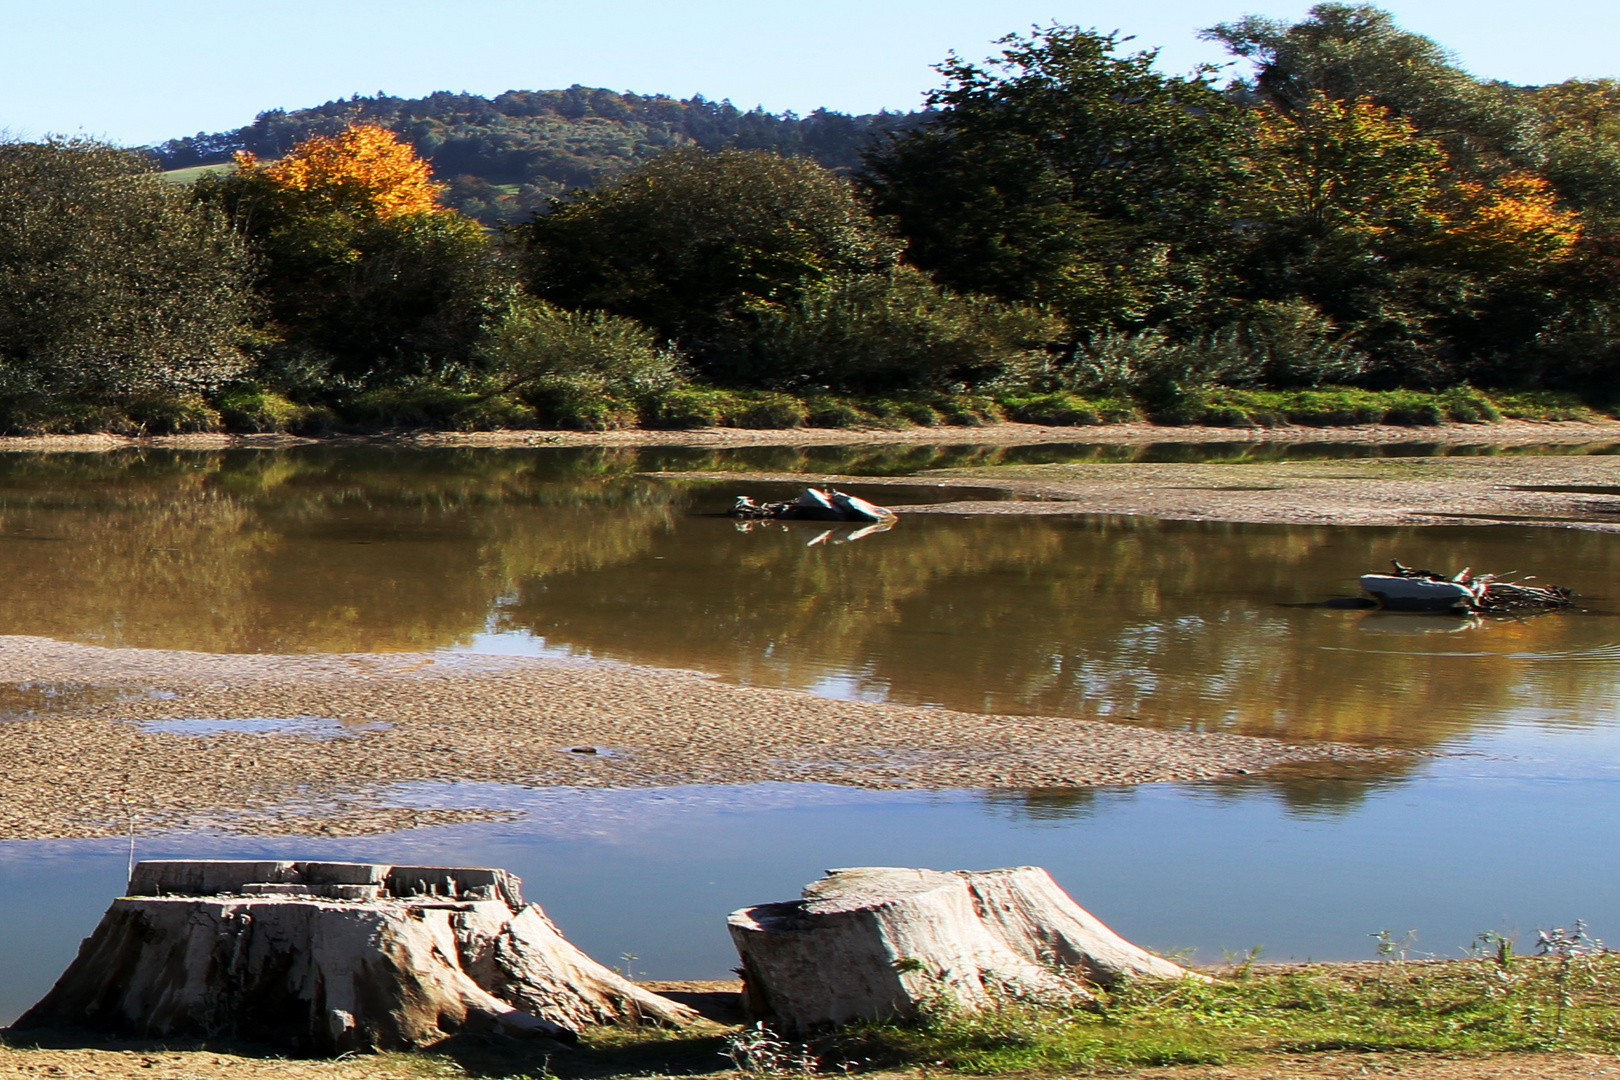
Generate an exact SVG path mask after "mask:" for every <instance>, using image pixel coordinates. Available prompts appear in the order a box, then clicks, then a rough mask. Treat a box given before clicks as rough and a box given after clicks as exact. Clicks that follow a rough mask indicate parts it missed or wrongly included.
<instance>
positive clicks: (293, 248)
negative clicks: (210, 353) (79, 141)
mask: <svg viewBox="0 0 1620 1080" xmlns="http://www.w3.org/2000/svg"><path fill="white" fill-rule="evenodd" d="M441 190H442V186H441V185H439V184H437V183H435V182H434V181H433V180H432V178H431V170H430V167H429V165H428V163H427V162H425V161H423V160H422V159H421V158H419V157H418V156H417V155H416V152H415V151H414V150H413V149H412V148H411V147H410V146H409V145H407V144H406V143H404V142H402V141H400V139H399V138H398V137H397V136H395V135H394V134H393V133H392V132H391V131H388V130H387V129H385V128H381V127H377V126H374V125H355V126H352V127H350V128H348V129H347V130H345V131H343V132H341V133H339V134H337V135H332V136H316V137H313V138H310V139H307V140H305V141H304V142H302V143H299V144H298V145H297V146H296V147H295V148H294V149H293V150H292V151H291V152H290V153H289V154H287V156H286V157H284V158H282V159H281V160H279V161H276V162H271V163H268V164H265V163H261V162H259V161H257V160H255V159H254V158H252V157H251V156H249V155H241V156H239V157H238V162H237V170H236V172H235V173H234V174H233V175H229V176H225V177H221V178H217V179H214V180H208V181H203V182H200V183H199V185H198V188H197V192H198V196H199V198H200V199H202V200H203V201H204V202H207V203H214V204H218V205H220V206H223V207H224V208H226V210H227V211H228V212H229V214H230V216H231V218H232V220H233V221H234V222H235V223H236V226H237V228H238V229H239V230H240V231H241V233H242V234H243V235H244V236H245V237H247V239H248V240H249V242H250V243H251V245H252V246H253V248H254V250H255V252H256V253H257V254H258V256H259V260H260V276H259V289H260V291H261V292H262V293H263V295H264V296H265V297H266V299H267V301H268V305H269V312H270V318H271V325H270V329H271V330H272V332H273V333H274V334H275V335H276V337H277V338H278V342H277V344H275V345H273V346H271V347H270V348H269V349H268V350H267V351H266V356H267V365H268V370H269V371H270V372H271V373H272V374H273V375H276V376H277V377H280V378H284V379H290V378H293V377H294V376H293V375H292V371H293V369H292V368H290V367H288V365H287V363H286V362H285V358H286V357H287V356H289V355H291V356H295V357H296V358H297V359H298V364H297V366H296V367H297V371H299V372H301V373H302V374H299V375H298V376H297V378H301V379H305V380H306V381H311V382H312V386H311V389H320V388H321V384H323V383H325V384H327V388H328V389H330V388H331V387H333V386H343V385H350V386H353V385H375V384H379V383H386V382H390V381H397V380H399V379H402V378H413V377H421V376H434V375H437V376H443V375H445V374H447V373H449V372H452V371H456V370H462V369H466V368H467V367H469V366H471V365H473V364H474V363H475V359H476V346H477V342H478V339H479V337H480V335H481V334H482V333H483V331H484V330H485V328H486V327H487V326H488V325H489V324H490V323H491V322H492V321H493V320H494V318H495V317H496V315H497V313H498V311H499V310H500V308H501V306H502V304H503V301H504V296H505V293H506V291H507V290H506V287H505V285H504V283H503V276H502V274H501V272H500V270H499V267H498V266H497V263H496V260H495V256H494V252H493V251H492V248H491V245H490V243H489V240H488V238H487V236H486V235H485V233H484V230H483V229H482V228H481V227H480V226H479V225H478V224H477V223H476V222H474V221H472V220H470V219H468V218H465V217H463V216H461V215H460V214H457V213H455V212H454V211H451V210H447V209H445V208H444V207H442V206H440V205H439V204H438V202H437V198H438V195H439V193H440V192H441ZM277 373H279V374H277Z"/></svg>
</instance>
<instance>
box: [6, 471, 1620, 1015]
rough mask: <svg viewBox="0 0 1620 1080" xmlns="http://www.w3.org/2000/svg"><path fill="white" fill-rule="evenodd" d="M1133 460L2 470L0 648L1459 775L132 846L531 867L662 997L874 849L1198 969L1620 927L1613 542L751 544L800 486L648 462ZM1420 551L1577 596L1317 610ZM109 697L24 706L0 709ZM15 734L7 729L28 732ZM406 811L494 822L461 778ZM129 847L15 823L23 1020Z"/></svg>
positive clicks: (1438, 563)
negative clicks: (693, 677) (1042, 902)
mask: <svg viewBox="0 0 1620 1080" xmlns="http://www.w3.org/2000/svg"><path fill="white" fill-rule="evenodd" d="M1288 452H1289V453H1291V454H1293V455H1294V456H1301V455H1309V454H1311V453H1313V452H1314V451H1312V450H1311V449H1309V448H1306V449H1303V450H1302V449H1300V448H1291V449H1290V450H1289V451H1288ZM1329 452H1336V451H1327V450H1324V451H1322V453H1323V454H1326V453H1329ZM1380 452H1381V453H1386V454H1388V453H1401V452H1410V453H1422V452H1424V449H1423V448H1421V447H1417V448H1406V449H1404V450H1403V449H1402V448H1393V449H1391V448H1384V449H1382V450H1381V451H1380ZM1132 453H1135V454H1136V456H1137V457H1138V459H1141V458H1142V457H1143V456H1157V458H1158V459H1177V456H1178V455H1179V456H1180V459H1185V458H1186V457H1188V456H1190V455H1196V454H1204V455H1206V456H1214V457H1223V458H1224V459H1230V458H1231V457H1232V455H1233V454H1251V455H1252V454H1254V449H1253V448H1252V447H1249V448H1237V449H1232V448H1219V447H1217V448H1213V449H1210V448H1199V449H1191V448H1182V447H1161V448H1156V449H1153V450H1150V451H1148V452H1147V454H1146V455H1144V454H1143V453H1142V452H1132ZM1121 454H1122V451H1120V450H1119V448H1106V449H1095V448H1083V447H1073V448H1052V447H1041V448H1035V449H1029V450H1008V449H1005V448H1001V449H989V448H975V447H958V448H950V449H948V450H929V449H925V450H918V449H915V448H905V449H901V450H888V451H852V450H847V449H827V450H812V451H779V450H757V449H755V450H748V451H734V452H696V451H675V450H646V451H635V450H556V449H549V450H548V449H533V450H481V451H454V452H451V451H445V452H438V451H389V450H369V449H368V450H331V449H315V450H300V451H290V452H289V451H282V452H251V451H242V452H230V453H178V452H174V453H168V452H166V453H144V454H131V455H89V454H87V455H51V456H24V455H15V456H10V457H5V458H0V580H3V581H5V582H6V586H5V588H4V589H0V632H3V633H9V634H39V635H48V636H52V637H58V638H63V639H71V640H77V641H84V642H90V643H95V644H100V645H105V646H109V647H121V646H139V647H153V648H181V649H197V650H202V651H214V652H356V651H396V650H442V651H462V652H464V651H479V652H500V653H517V654H535V655H556V656H589V657H597V658H606V659H616V660H625V661H631V662H636V663H642V664H651V665H658V666H667V667H684V668H696V669H700V670H704V671H709V672H713V673H715V674H716V675H718V676H720V677H722V678H725V679H728V680H733V681H737V682H746V683H752V684H757V685H769V686H787V687H798V688H803V689H807V690H811V691H813V692H816V693H821V694H831V695H837V696H846V697H858V698H865V699H871V700H896V701H905V702H913V703H923V704H938V705H943V706H948V707H951V708H956V709H965V710H971V711H997V712H1029V713H1039V714H1047V715H1068V716H1083V717H1095V718H1101V719H1109V720H1115V721H1118V722H1122V723H1137V724H1151V725H1158V726H1165V727H1171V728H1205V729H1224V730H1234V731H1241V732H1246V733H1252V734H1271V735H1278V736H1281V737H1284V738H1299V739H1315V738H1332V739H1340V740H1349V741H1357V742H1364V743H1370V744H1375V745H1386V746H1399V747H1403V748H1412V749H1417V750H1421V751H1425V752H1428V754H1432V755H1433V756H1421V757H1418V758H1415V759H1412V760H1409V761H1403V762H1401V763H1400V764H1399V765H1396V766H1380V767H1378V768H1361V769H1357V770H1352V771H1350V772H1340V773H1339V774H1337V775H1333V774H1327V773H1324V772H1323V771H1322V770H1320V769H1314V770H1306V771H1304V772H1301V773H1299V774H1297V775H1290V776H1283V777H1267V778H1264V779H1261V778H1253V779H1251V780H1247V781H1242V782H1238V783H1223V784H1212V785H1201V786H1176V785H1160V786H1150V787H1144V788H1138V789H1134V790H1128V789H1101V790H1096V791H1078V792H1076V791H1033V792H992V793H985V792H972V791H964V792H941V793H922V792H890V793H877V792H863V791H858V790H853V789H843V788H837V787H832V786H825V785H786V784H775V785H759V786H756V787H751V788H683V789H670V790H659V791H630V792H604V791H574V790H568V789H553V790H546V791H539V792H532V791H526V790H521V789H497V788H491V789H486V790H483V791H481V792H480V793H479V794H480V795H481V796H482V798H483V800H484V801H486V802H487V803H489V804H491V805H504V806H512V807H514V808H517V809H520V810H523V811H524V812H525V813H524V816H523V817H522V818H521V819H520V820H518V821H515V822H512V823H502V824H488V825H471V826H456V827H446V828H439V829H424V830H419V831H416V832H413V833H408V834H395V835H391V836H385V837H372V838H366V839H360V840H345V841H334V840H313V839H309V840H305V839H276V840H265V839H258V838H242V837H219V836H141V837H139V838H138V841H137V847H138V854H139V855H140V856H142V857H154V856H159V855H168V856H184V855H198V856H211V857H232V856H247V855H259V854H269V853H277V854H282V855H286V856H293V855H299V856H302V855H306V854H307V855H318V856H322V857H355V858H367V859H376V860H378V861H407V860H409V861H419V860H420V861H426V860H441V861H447V862H478V863H488V864H493V865H500V866H507V867H510V868H511V869H513V870H516V871H517V872H518V873H520V874H521V875H523V876H524V878H525V879H526V881H527V883H528V891H529V893H530V895H531V896H532V898H534V899H538V900H539V901H540V902H541V903H543V904H544V905H545V906H546V908H547V910H548V911H549V912H550V913H551V914H552V916H553V917H554V918H555V919H556V920H557V921H558V922H559V923H560V924H561V926H562V927H563V929H564V930H565V931H566V932H567V933H568V934H569V935H570V936H571V937H572V938H573V939H574V940H576V941H577V942H578V943H579V944H581V945H582V946H583V947H584V948H586V949H587V951H590V952H592V953H593V954H595V955H596V956H598V958H600V959H602V960H604V961H605V962H608V963H612V964H618V965H619V966H625V965H628V966H630V967H632V968H634V970H635V971H636V972H637V973H638V974H639V973H646V974H648V975H650V976H651V977H660V978H681V977H690V978H704V977H722V976H724V975H725V973H726V970H727V969H728V968H729V967H730V966H731V964H732V963H733V962H734V957H733V956H731V954H730V953H729V944H728V942H727V939H726V935H725V933H724V930H723V917H724V914H725V912H726V911H728V910H730V909H731V908H734V907H737V906H741V905H743V904H746V903H751V902H760V901H766V900H778V899H786V898H789V897H791V896H793V895H796V893H797V890H798V888H799V886H801V885H802V884H804V883H805V882H807V881H809V880H811V879H812V878H814V877H816V876H817V875H818V874H819V872H820V871H822V870H823V869H825V868H828V867H833V866H847V865H862V864H873V863H880V864H904V865H927V866H936V867H940V868H950V867H986V866H996V865H1013V864H1021V863H1034V864H1039V865H1043V866H1046V867H1048V868H1049V869H1051V870H1052V871H1053V872H1054V874H1056V876H1057V877H1058V879H1059V881H1060V882H1062V883H1063V884H1064V885H1065V886H1066V887H1068V888H1069V890H1070V891H1071V892H1072V893H1073V894H1074V895H1075V896H1076V897H1077V899H1079V900H1080V902H1081V903H1082V904H1085V905H1086V906H1088V907H1090V908H1091V909H1092V910H1093V911H1095V912H1096V913H1097V914H1098V915H1099V916H1101V917H1102V918H1103V919H1104V920H1105V921H1107V922H1109V923H1111V924H1112V925H1114V927H1115V928H1116V929H1118V930H1120V931H1121V932H1122V933H1124V934H1125V935H1126V936H1127V937H1130V938H1133V939H1135V940H1138V941H1140V942H1141V943H1143V944H1146V945H1149V946H1152V947H1155V948H1159V949H1164V950H1179V949H1190V950H1194V952H1195V955H1196V956H1197V957H1198V958H1199V959H1202V960H1219V959H1220V958H1221V956H1222V954H1223V952H1241V951H1246V950H1248V949H1250V948H1252V947H1254V946H1264V948H1265V952H1264V954H1263V955H1264V956H1265V957H1268V958H1273V959H1284V958H1288V957H1299V958H1304V957H1307V956H1311V957H1316V958H1319V959H1326V958H1336V959H1337V958H1366V957H1371V956H1372V955H1373V944H1374V943H1373V941H1372V939H1371V937H1370V936H1369V935H1371V934H1373V933H1375V932H1377V931H1380V930H1390V931H1393V932H1394V933H1395V934H1396V936H1400V935H1402V934H1404V933H1405V932H1406V931H1407V930H1409V929H1415V930H1416V931H1417V934H1418V941H1417V944H1416V946H1415V948H1416V949H1417V950H1419V951H1432V952H1436V953H1440V954H1442V955H1445V954H1451V955H1455V954H1456V953H1457V950H1458V949H1459V948H1461V947H1464V946H1466V945H1467V944H1468V943H1469V941H1470V940H1471V939H1472V938H1473V936H1474V935H1475V934H1476V933H1477V932H1480V931H1484V930H1498V931H1513V930H1517V931H1521V932H1525V933H1530V932H1532V931H1533V930H1534V929H1535V928H1537V927H1539V926H1549V925H1553V924H1555V923H1556V924H1567V923H1568V922H1570V921H1571V920H1574V919H1576V918H1585V919H1587V920H1588V921H1589V922H1591V924H1592V927H1593V931H1594V933H1596V934H1597V935H1598V936H1600V937H1601V936H1603V935H1604V934H1605V933H1608V934H1611V935H1614V936H1617V937H1620V910H1617V907H1620V854H1616V848H1615V845H1614V844H1613V843H1612V841H1611V839H1610V834H1611V832H1612V828H1613V823H1614V822H1615V821H1616V820H1620V814H1617V811H1620V783H1617V781H1620V753H1617V751H1620V724H1617V723H1616V720H1617V715H1616V705H1617V703H1620V614H1617V613H1620V536H1616V535H1611V534H1605V533H1593V532H1581V531H1575V530H1558V529H1532V528H1525V527H1448V528H1405V529H1392V528H1329V527H1293V526H1258V525H1220V524H1208V523H1196V524H1193V523H1169V522H1156V521H1152V520H1146V519H1133V518H1085V517H1072V518H1071V517H1034V516H1032V517H1019V516H1004V515H997V516H993V517H984V518H971V517H956V516H945V515H922V516H912V517H907V518H902V520H901V522H900V524H899V525H898V526H897V527H896V528H894V529H892V530H890V531H888V532H884V533H878V534H874V535H868V536H866V537H864V538H861V539H858V540H854V541H851V540H850V539H849V537H850V533H851V532H852V530H850V529H834V530H832V531H831V532H828V531H827V530H825V529H823V528H819V527H808V526H793V527H789V528H782V527H761V528H755V529H752V530H744V529H740V528H738V526H737V525H736V524H734V523H733V522H731V521H729V520H727V519H724V518H722V517H718V516H715V515H716V513H717V512H718V511H720V510H721V509H723V508H724V506H726V505H727V504H729V502H730V499H731V497H732V496H734V495H735V494H738V493H742V492H747V493H749V494H752V495H754V496H756V497H762V496H765V497H783V496H786V495H789V494H791V490H790V489H788V488H785V487H781V486H772V485H758V484H749V483H743V482H740V481H739V482H735V483H721V484H715V483H708V482H705V483H693V484H687V483H681V482H678V481H671V480H660V479H651V478H646V477H643V476H641V475H640V474H641V473H644V472H649V471H660V470H670V469H682V468H687V469H702V470H709V471H713V470H725V469H733V470H738V471H742V470H750V469H758V470H771V471H801V470H814V469H818V468H819V469H826V470H829V471H839V472H846V473H849V472H860V471H866V472H870V473H874V474H883V475H889V476H894V475H904V474H906V473H909V472H912V471H915V470H917V469H920V468H927V467H931V466H944V465H958V464H983V463H987V462H994V461H998V460H1009V461H1011V460H1017V461H1023V460H1076V459H1082V458H1086V457H1096V458H1104V459H1106V458H1108V457H1111V456H1120V455H1121ZM1035 455H1041V456H1038V457H1037V456H1035ZM853 490H857V491H861V492H863V493H865V494H868V495H869V496H872V497H874V498H877V499H878V500H879V501H888V502H892V503H896V504H900V503H916V502H922V501H930V500H943V499H945V498H947V497H959V496H958V495H957V494H956V493H954V492H947V491H945V490H943V489H940V488H937V487H932V486H926V485H924V484H921V483H919V484H917V485H910V484H908V485H906V486H904V487H903V488H900V489H894V488H882V489H879V488H876V487H874V488H872V489H870V490H867V489H861V488H854V489H853ZM1390 558H1399V559H1400V560H1401V561H1403V562H1405V563H1408V564H1418V565H1432V566H1434V567H1435V568H1437V569H1453V568H1460V567H1461V566H1464V565H1472V566H1474V567H1476V568H1481V569H1490V570H1503V571H1506V570H1518V571H1520V572H1522V573H1525V574H1537V575H1539V576H1540V577H1541V578H1542V579H1545V580H1548V581H1554V582H1557V583H1560V584H1564V585H1568V586H1570V587H1572V588H1574V589H1575V590H1576V591H1577V592H1578V593H1579V594H1580V595H1581V599H1582V603H1583V605H1584V607H1585V609H1586V610H1585V611H1583V612H1581V613H1572V614H1553V615H1546V616H1541V617H1538V618H1533V619H1527V620H1523V621H1491V622H1485V623H1475V622H1471V621H1467V620H1460V619H1452V618H1446V617H1414V616H1394V615H1387V614H1380V613H1367V612H1361V611H1346V610H1332V609H1323V608H1315V607H1292V606H1288V605H1291V604H1298V603H1301V602H1308V601H1315V600H1321V599H1325V598H1328V597H1332V596H1343V595H1351V594H1353V593H1354V592H1355V578H1356V575H1357V574H1358V573H1360V572H1362V571H1363V570H1365V569H1372V568H1376V567H1379V566H1382V565H1384V564H1385V563H1386V561H1387V560H1388V559H1390ZM94 693H97V688H95V687H71V686H69V687H42V686H20V687H0V721H3V720H5V719H8V718H9V719H17V718H22V717H24V716H27V715H30V714H31V713H35V712H38V711H41V710H49V709H52V708H57V707H60V705H61V704H62V703H64V702H71V701H72V700H73V699H74V697H75V696H76V695H80V694H94ZM311 737H318V735H317V734H314V733H312V735H311ZM3 740H4V724H3V723H0V752H3V746H4V742H3ZM400 798H401V799H404V800H409V801H413V802H420V803H427V804H433V803H436V802H438V801H445V802H446V803H448V804H452V805H468V803H469V799H468V797H467V793H466V792H465V791H461V792H455V791H448V790H446V789H445V787H444V786H435V785H423V786H418V787H415V788H411V789H408V790H405V791H401V792H400ZM126 858H127V845H126V844H125V843H124V842H121V841H120V842H102V841H94V842H44V841H42V842H9V843H0V970H3V971H4V972H5V978H4V979H3V980H0V1021H4V1020H6V1019H9V1018H10V1017H12V1016H14V1015H15V1014H16V1013H17V1012H18V1011H20V1010H21V1009H22V1008H23V1007H25V1006H26V1005H27V1004H28V1003H29V1002H30V1001H31V1000H33V999H34V998H35V997H37V996H38V995H39V993H41V992H42V991H43V989H44V988H45V987H46V986H47V985H48V984H49V982H50V980H51V979H52V978H54V976H55V974H56V973H57V972H58V971H59V970H60V969H61V967H62V966H63V965H64V964H65V963H66V961H67V959H68V958H69V956H70V955H71V953H72V950H73V948H74V947H75V946H76V944H77V941H78V939H79V938H80V937H81V936H83V934H85V933H86V932H88V930H89V929H90V927H91V926H92V925H93V924H94V921H95V918H96V917H97V915H98V914H99V912H100V911H101V910H102V909H103V908H104V907H105V905H106V902H107V900H108V898H109V897H110V896H112V895H114V894H115V893H116V892H117V891H118V889H119V887H120V886H121V884H122V878H123V873H124V870H125V861H126ZM47 894H48V895H49V900H48V901H46V902H43V903H42V902H41V901H42V898H43V897H44V896H45V895H47ZM625 954H632V955H633V956H634V957H635V959H633V960H625V959H623V957H624V955H625Z"/></svg>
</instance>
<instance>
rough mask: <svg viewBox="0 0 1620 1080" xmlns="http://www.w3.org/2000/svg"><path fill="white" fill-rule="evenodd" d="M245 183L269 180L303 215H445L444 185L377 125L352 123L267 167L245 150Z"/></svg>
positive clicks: (241, 163) (240, 161) (240, 164)
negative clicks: (441, 201)
mask: <svg viewBox="0 0 1620 1080" xmlns="http://www.w3.org/2000/svg"><path fill="white" fill-rule="evenodd" d="M236 167H237V171H238V172H239V173H240V174H241V175H242V176H243V177H244V178H253V177H255V176H256V175H259V174H262V176H263V179H264V181H265V182H266V183H267V184H268V185H269V186H270V187H272V188H273V189H274V190H275V191H277V192H278V193H279V194H280V195H281V196H282V198H283V199H284V200H286V201H287V202H289V203H291V204H293V205H295V206H297V208H298V210H299V212H301V213H304V214H316V213H321V212H337V213H342V214H347V215H349V216H351V217H355V218H360V219H373V220H380V219H384V218H392V217H399V216H401V215H404V214H429V213H435V212H438V211H442V210H443V209H444V208H443V207H441V206H440V205H439V204H438V198H439V195H440V194H441V193H442V192H443V191H444V189H445V185H443V184H436V183H434V182H433V179H432V177H433V170H432V168H431V167H430V166H429V165H428V163H427V162H426V161H423V160H422V159H421V158H419V157H417V156H416V151H415V150H414V149H412V148H411V146H410V145H409V144H407V143H405V142H402V141H401V140H400V138H399V136H398V135H395V134H394V133H393V132H392V131H389V130H388V129H387V128H384V127H378V126H377V125H375V124H353V125H351V126H349V127H347V128H345V129H344V130H343V131H341V132H339V133H338V134H336V135H316V136H313V137H311V138H308V139H305V140H304V141H303V142H301V143H299V144H298V145H297V146H296V147H294V148H293V151H292V152H291V153H290V154H288V155H287V156H286V157H284V158H282V159H281V160H280V161H277V162H274V163H272V164H269V165H263V164H261V163H260V162H259V160H258V159H257V158H256V157H255V156H254V155H253V154H251V153H248V152H246V151H244V152H242V153H239V154H237V155H236Z"/></svg>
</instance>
